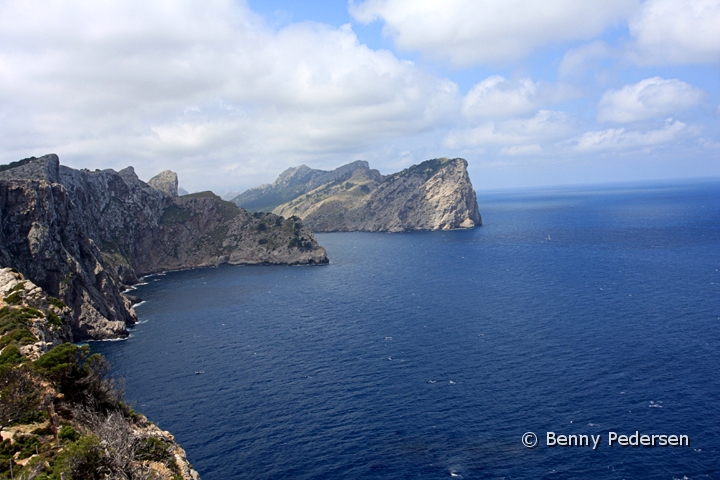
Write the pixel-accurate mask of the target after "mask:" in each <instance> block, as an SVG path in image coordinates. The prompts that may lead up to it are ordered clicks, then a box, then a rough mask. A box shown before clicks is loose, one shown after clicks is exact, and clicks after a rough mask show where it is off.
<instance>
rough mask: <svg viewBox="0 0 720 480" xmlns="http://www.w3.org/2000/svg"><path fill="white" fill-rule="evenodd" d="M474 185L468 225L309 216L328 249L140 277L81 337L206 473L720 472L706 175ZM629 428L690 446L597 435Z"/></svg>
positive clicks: (715, 190) (715, 267)
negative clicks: (501, 187)
mask: <svg viewBox="0 0 720 480" xmlns="http://www.w3.org/2000/svg"><path fill="white" fill-rule="evenodd" d="M478 202H479V204H480V210H481V212H482V214H483V221H484V224H485V225H484V226H483V227H481V228H478V229H474V230H469V231H449V232H413V233H403V234H383V233H333V234H319V235H317V238H318V241H319V242H320V244H321V245H323V246H325V247H326V249H327V251H328V255H329V256H330V259H331V264H330V265H327V266H313V267H284V266H273V267H270V266H241V267H225V268H216V269H199V270H192V271H181V272H173V273H168V274H165V275H157V276H152V277H149V278H147V279H145V280H146V284H145V285H141V286H139V287H138V288H137V290H136V291H135V294H137V295H139V296H140V297H142V298H143V299H144V300H145V303H143V304H142V305H140V306H138V307H137V312H138V314H139V316H140V320H141V323H140V324H139V325H138V326H137V327H135V328H134V329H133V331H132V335H131V338H130V339H128V340H126V341H122V342H98V343H93V344H92V349H93V350H94V351H98V352H101V353H102V354H104V355H105V356H106V357H107V358H108V359H109V360H110V362H111V363H112V364H113V366H114V367H113V368H114V369H113V373H114V374H116V375H119V376H122V377H124V378H125V382H126V397H127V399H128V400H130V401H131V402H133V403H134V405H135V408H136V409H137V410H138V411H140V412H142V413H144V414H146V415H147V416H148V417H149V418H150V419H151V420H152V421H154V422H155V423H157V424H158V425H159V426H160V427H161V428H163V429H166V430H169V431H171V432H172V433H173V434H174V435H175V436H176V438H177V440H178V441H179V442H180V443H181V444H182V445H183V447H184V448H185V449H186V451H187V453H188V457H189V459H190V461H191V462H192V463H193V465H194V466H195V467H196V469H197V470H198V471H199V472H200V474H201V476H202V478H203V479H206V480H213V479H228V478H253V479H281V478H282V479H285V478H292V479H315V478H343V479H347V478H368V479H373V478H377V479H386V478H397V479H400V478H418V479H435V478H448V477H458V478H460V477H462V478H599V479H602V478H608V479H611V478H668V479H672V478H678V479H680V478H692V479H697V478H717V477H718V476H720V463H719V462H718V461H717V458H720V456H719V452H718V450H719V449H720V437H719V435H718V434H720V428H719V427H718V425H720V413H719V411H718V408H717V403H718V401H720V378H718V374H717V372H718V370H719V367H720V353H719V352H718V346H719V345H720V295H719V294H720V273H719V269H720V183H718V182H704V183H676V184H653V185H632V186H629V185H622V186H606V187H596V188H582V189H581V188H574V189H573V188H565V189H557V190H535V191H509V192H508V191H506V192H492V193H486V194H482V195H480V196H479V198H478ZM196 372H202V373H196ZM636 431H639V432H640V433H642V434H665V435H670V434H675V435H687V436H688V437H689V439H690V446H689V447H682V448H681V447H621V446H618V445H617V444H616V445H614V446H609V445H608V444H607V439H608V434H609V432H617V433H620V434H626V435H631V434H634V433H635V432H636ZM525 432H535V433H536V434H537V435H538V437H539V445H538V446H537V448H534V449H529V448H526V447H525V446H523V444H522V442H521V439H522V437H523V434H524V433H525ZM547 432H555V433H556V434H566V435H571V434H575V435H601V436H602V438H603V441H602V443H601V444H600V445H599V447H598V449H597V450H593V449H592V448H587V447H557V446H556V447H548V446H547V445H546V435H547Z"/></svg>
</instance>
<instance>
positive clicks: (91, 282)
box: [0, 154, 328, 341]
mask: <svg viewBox="0 0 720 480" xmlns="http://www.w3.org/2000/svg"><path fill="white" fill-rule="evenodd" d="M13 165H14V166H13ZM173 175H174V174H173ZM165 177H166V178H167V177H168V176H167V175H166V176H165ZM173 183H174V182H173ZM175 185H176V184H175ZM327 261H328V259H327V255H326V253H325V250H324V249H323V248H322V247H320V246H319V245H318V244H317V241H316V240H315V237H314V236H313V234H312V232H311V231H310V230H309V229H307V228H306V227H305V226H303V225H302V223H300V222H299V221H297V220H289V219H288V220H284V219H281V218H280V217H278V216H276V215H272V214H249V213H247V212H246V211H244V210H242V209H239V208H237V207H236V206H235V205H234V204H232V203H230V202H225V201H223V200H221V199H220V198H219V197H217V196H216V195H214V194H212V193H211V192H202V193H199V194H192V195H185V196H182V197H177V196H175V197H172V196H170V195H168V194H166V193H164V192H162V191H160V190H158V189H156V188H153V187H151V186H149V185H148V184H146V183H145V182H143V181H141V180H140V179H139V178H138V177H137V175H136V174H135V171H134V170H133V168H132V167H128V168H126V169H123V170H121V171H120V172H115V171H114V170H109V169H108V170H102V171H101V170H96V171H94V172H91V171H89V170H75V169H72V168H69V167H65V166H61V165H59V162H58V157H57V156H56V155H54V154H51V155H46V156H44V157H40V158H31V159H26V160H22V161H20V162H15V164H11V165H5V166H0V264H4V265H7V266H11V267H14V268H16V269H17V270H18V271H20V272H22V273H23V274H24V275H25V276H26V277H27V278H28V279H30V280H32V281H33V282H34V283H35V284H36V285H38V286H40V287H41V288H43V289H44V290H45V291H47V292H48V293H49V294H50V295H52V296H54V297H57V298H59V299H61V300H62V301H63V302H64V303H65V304H67V305H68V306H69V307H70V308H71V309H72V312H73V313H72V316H71V318H72V320H71V322H70V325H71V327H72V333H73V340H74V341H79V340H83V339H104V338H118V337H123V336H127V330H126V325H128V324H132V323H134V322H135V321H136V319H137V316H136V315H135V312H134V310H133V309H132V306H131V301H130V300H129V299H128V298H126V297H125V296H123V295H122V294H121V292H122V291H123V290H124V289H125V288H126V286H127V285H132V284H133V283H136V282H138V279H139V277H140V276H142V275H148V274H152V273H159V272H162V271H166V270H175V269H182V268H192V267H205V266H217V265H223V264H232V265H236V264H258V263H262V264H318V263H327Z"/></svg>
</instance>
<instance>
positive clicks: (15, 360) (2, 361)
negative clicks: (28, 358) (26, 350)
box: [0, 337, 23, 367]
mask: <svg viewBox="0 0 720 480" xmlns="http://www.w3.org/2000/svg"><path fill="white" fill-rule="evenodd" d="M3 338H5V337H3ZM22 360H23V357H22V355H20V350H19V349H18V348H17V347H16V346H15V345H10V346H9V347H5V349H4V350H3V351H2V353H1V354H0V367H3V366H6V365H20V364H21V363H22Z"/></svg>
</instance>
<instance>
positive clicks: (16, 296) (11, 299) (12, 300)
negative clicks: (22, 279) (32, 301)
mask: <svg viewBox="0 0 720 480" xmlns="http://www.w3.org/2000/svg"><path fill="white" fill-rule="evenodd" d="M3 300H5V303H7V304H8V305H20V304H21V303H22V297H21V296H20V292H14V293H11V294H10V295H8V296H7V297H5V298H4V299H3Z"/></svg>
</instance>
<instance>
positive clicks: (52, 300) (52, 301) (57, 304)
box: [47, 297, 67, 310]
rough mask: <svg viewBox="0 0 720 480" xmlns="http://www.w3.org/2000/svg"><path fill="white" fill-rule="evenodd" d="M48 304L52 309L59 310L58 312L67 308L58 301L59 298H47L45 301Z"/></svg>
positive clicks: (63, 303)
mask: <svg viewBox="0 0 720 480" xmlns="http://www.w3.org/2000/svg"><path fill="white" fill-rule="evenodd" d="M47 301H48V303H49V304H50V305H52V306H54V307H57V308H59V309H60V310H62V309H64V308H67V305H65V302H63V301H62V300H60V299H59V298H55V297H48V299H47Z"/></svg>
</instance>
